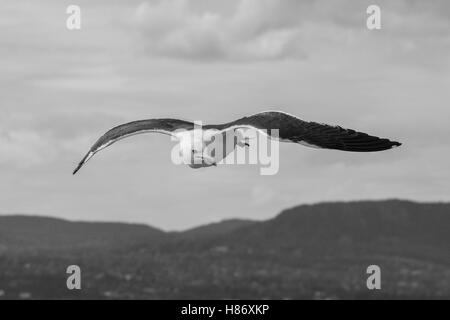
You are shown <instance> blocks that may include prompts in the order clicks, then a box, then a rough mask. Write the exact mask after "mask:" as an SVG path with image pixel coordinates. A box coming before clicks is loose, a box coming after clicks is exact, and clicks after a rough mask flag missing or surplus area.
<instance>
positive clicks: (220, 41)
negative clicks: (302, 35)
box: [135, 0, 302, 60]
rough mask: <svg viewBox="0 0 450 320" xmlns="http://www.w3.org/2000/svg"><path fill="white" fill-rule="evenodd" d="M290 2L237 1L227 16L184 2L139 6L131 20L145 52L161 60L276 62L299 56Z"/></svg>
mask: <svg viewBox="0 0 450 320" xmlns="http://www.w3.org/2000/svg"><path fill="white" fill-rule="evenodd" d="M296 3H299V2H297V1H295V2H294V1H281V2H278V1H274V0H264V1H261V0H259V1H255V0H242V1H241V2H240V3H239V5H238V7H237V8H236V11H235V12H234V14H233V15H232V16H231V17H227V16H226V15H224V14H220V13H215V12H210V11H205V12H194V11H193V10H192V9H191V6H192V5H191V2H190V1H187V0H169V1H161V2H157V3H148V2H144V3H142V4H141V5H139V7H138V8H137V10H136V14H135V20H136V24H137V26H138V28H140V30H142V31H143V37H144V39H145V40H144V41H145V43H146V49H147V50H148V51H150V52H153V53H157V54H161V55H166V56H173V57H182V58H190V59H198V60H200V59H201V60H221V59H229V60H253V59H277V58H282V57H285V56H286V55H287V53H288V52H289V53H290V55H291V56H293V57H294V56H296V57H302V54H301V51H300V50H295V49H298V48H296V47H295V46H293V45H292V44H293V43H295V42H296V37H297V36H298V25H299V23H300V20H299V19H298V17H296V14H294V13H293V12H294V11H295V8H297V7H298V5H296ZM292 6H293V7H294V8H292ZM293 9H294V10H293Z"/></svg>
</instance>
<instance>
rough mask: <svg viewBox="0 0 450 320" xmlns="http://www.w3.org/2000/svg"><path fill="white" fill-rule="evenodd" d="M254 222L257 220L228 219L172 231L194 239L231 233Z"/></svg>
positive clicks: (182, 236)
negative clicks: (181, 230)
mask: <svg viewBox="0 0 450 320" xmlns="http://www.w3.org/2000/svg"><path fill="white" fill-rule="evenodd" d="M256 223H257V222H256V221H253V220H243V219H229V220H223V221H220V222H216V223H210V224H207V225H204V226H200V227H196V228H192V229H189V230H186V231H183V232H176V233H174V235H175V236H179V237H181V238H184V239H185V238H187V239H196V238H201V237H212V236H220V235H224V234H228V233H231V232H233V231H235V230H238V229H240V228H242V227H247V226H251V225H254V224H256Z"/></svg>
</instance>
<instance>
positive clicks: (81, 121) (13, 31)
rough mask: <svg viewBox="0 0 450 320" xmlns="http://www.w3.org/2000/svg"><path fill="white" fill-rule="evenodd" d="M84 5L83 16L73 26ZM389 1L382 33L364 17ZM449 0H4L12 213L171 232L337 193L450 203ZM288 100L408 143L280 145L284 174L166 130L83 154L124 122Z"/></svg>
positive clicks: (0, 33) (3, 151)
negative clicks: (175, 154)
mask: <svg viewBox="0 0 450 320" xmlns="http://www.w3.org/2000/svg"><path fill="white" fill-rule="evenodd" d="M70 4H78V5H79V6H80V7H81V11H82V12H81V13H82V28H81V30H79V31H69V30H67V28H66V19H67V16H68V15H67V14H66V8H67V6H68V5H70ZM370 4H378V5H380V7H381V10H382V21H381V22H382V29H381V30H376V31H369V30H367V28H366V17H367V14H366V8H367V6H368V5H370ZM449 71H450V2H449V1H444V0H443V1H437V0H433V1H413V0H404V1H375V0H371V1H320V0H319V1H299V0H233V1H223V0H184V1H183V0H180V1H178V0H166V1H136V0H133V1H129V0H128V1H125V0H124V1H106V0H95V1H93V0H89V1H88V0H83V1H81V0H77V1H61V0H58V1H57V0H52V1H50V0H41V1H24V0H22V1H17V0H1V10H0V86H1V87H0V88H1V94H0V212H3V213H5V214H10V213H25V214H39V215H51V216H57V217H63V218H69V219H75V220H107V221H127V222H143V223H148V224H151V225H153V226H156V227H160V228H164V229H169V230H172V229H183V228H187V227H190V226H194V225H199V224H203V223H208V222H212V221H217V220H220V219H225V218H232V217H239V218H251V219H267V218H270V217H273V216H275V215H276V214H278V213H279V212H280V211H281V210H282V209H285V208H287V207H290V206H294V205H298V204H302V203H311V202H318V201H328V200H353V199H380V198H407V199H413V200H433V201H434V200H445V201H448V200H450V170H449V159H450V144H449V137H450V125H449V121H450V104H449V101H450V90H449V89H450V73H449ZM267 109H279V110H283V111H286V112H289V113H292V114H295V115H297V116H299V117H300V118H302V119H305V120H314V121H318V122H326V123H330V124H339V125H341V126H344V127H350V128H353V129H357V130H360V131H365V132H368V133H371V134H374V135H379V136H383V137H389V138H391V139H394V140H398V141H401V142H403V143H404V145H403V146H402V147H401V148H397V149H395V150H390V151H386V152H381V153H374V154H355V153H344V152H339V151H324V150H317V149H309V148H305V147H302V146H296V145H293V144H283V145H282V146H281V148H280V161H281V163H280V170H279V173H278V174H277V175H275V176H261V175H260V174H259V168H258V167H257V166H219V167H217V168H209V169H204V170H203V169H202V170H192V169H190V168H187V167H183V166H175V165H174V164H172V162H171V161H170V152H171V149H172V146H173V142H171V141H170V138H169V137H167V136H163V135H141V136H136V137H133V138H130V139H128V140H123V141H121V142H120V143H118V144H116V145H114V146H113V147H111V148H109V149H107V150H105V151H103V152H102V153H100V154H98V155H97V156H96V158H95V159H93V160H92V161H91V162H90V163H89V164H88V165H87V166H86V167H85V168H83V169H82V171H80V173H79V175H77V176H72V174H71V173H72V170H73V169H74V167H75V165H76V164H77V162H78V161H79V160H80V159H81V158H82V156H83V155H84V154H85V153H86V152H87V150H88V149H89V147H90V146H91V145H92V144H93V143H94V142H95V140H96V139H97V138H98V137H99V136H100V135H101V134H103V133H104V132H105V131H106V130H108V129H109V128H111V127H113V126H115V125H118V124H120V123H122V122H127V121H132V120H137V119H145V118H153V117H178V118H183V119H189V120H201V121H203V122H204V123H221V122H227V121H231V120H234V119H236V118H238V117H242V116H245V115H248V114H252V113H255V112H258V111H263V110H267Z"/></svg>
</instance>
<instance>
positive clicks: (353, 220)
mask: <svg viewBox="0 0 450 320" xmlns="http://www.w3.org/2000/svg"><path fill="white" fill-rule="evenodd" d="M232 238H233V239H234V241H235V242H236V243H238V242H241V243H253V244H260V245H276V246H298V245H308V244H312V243H316V244H317V245H321V244H322V243H325V242H326V243H328V244H330V245H331V244H333V243H336V241H338V242H342V243H347V244H348V243H349V242H355V243H356V244H361V245H363V244H367V243H369V242H374V241H382V240H384V241H394V240H398V241H401V242H405V243H406V242H408V243H411V244H415V245H428V246H436V247H439V248H445V249H447V248H448V249H449V252H450V204H448V203H415V202H410V201H401V200H388V201H359V202H348V203H347V202H336V203H332V202H330V203H322V204H314V205H301V206H297V207H294V208H291V209H288V210H284V211H283V212H282V213H281V214H280V215H278V216H277V217H276V218H274V219H272V220H269V221H265V222H263V223H260V224H256V225H253V226H249V227H246V228H244V229H241V230H238V231H236V232H234V233H233V237H232Z"/></svg>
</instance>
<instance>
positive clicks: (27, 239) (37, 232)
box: [0, 215, 164, 249]
mask: <svg viewBox="0 0 450 320" xmlns="http://www.w3.org/2000/svg"><path fill="white" fill-rule="evenodd" d="M162 237H164V232H163V231H161V230H158V229H155V228H152V227H149V226H146V225H139V224H126V223H104V222H72V221H67V220H63V219H56V218H47V217H37V216H20V215H15V216H0V245H7V246H13V247H15V248H49V249H57V248H67V247H69V248H81V247H105V246H115V245H125V244H135V243H143V242H144V243H145V242H150V241H154V240H155V239H160V238H162Z"/></svg>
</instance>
